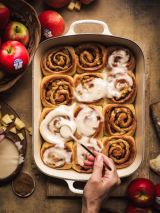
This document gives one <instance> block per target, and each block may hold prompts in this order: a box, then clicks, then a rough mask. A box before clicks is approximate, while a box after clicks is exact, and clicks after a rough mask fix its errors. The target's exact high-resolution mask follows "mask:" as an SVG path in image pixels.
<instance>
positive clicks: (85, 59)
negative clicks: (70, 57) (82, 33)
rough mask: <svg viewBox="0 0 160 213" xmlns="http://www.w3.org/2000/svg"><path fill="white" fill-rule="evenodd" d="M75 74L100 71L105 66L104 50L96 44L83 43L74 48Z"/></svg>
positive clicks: (105, 53)
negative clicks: (75, 58)
mask: <svg viewBox="0 0 160 213" xmlns="http://www.w3.org/2000/svg"><path fill="white" fill-rule="evenodd" d="M76 55H77V72H78V73H84V72H97V71H101V70H102V69H103V68H104V67H105V64H106V55H107V52H106V48H105V47H104V46H103V45H101V44H98V43H83V44H80V45H79V46H78V47H76Z"/></svg>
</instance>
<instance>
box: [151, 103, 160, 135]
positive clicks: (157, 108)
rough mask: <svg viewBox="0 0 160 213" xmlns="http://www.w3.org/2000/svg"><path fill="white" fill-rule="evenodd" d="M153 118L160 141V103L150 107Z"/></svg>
mask: <svg viewBox="0 0 160 213" xmlns="http://www.w3.org/2000/svg"><path fill="white" fill-rule="evenodd" d="M150 111H151V117H152V120H153V125H154V127H155V129H156V132H157V135H158V138H159V139H160V101H159V102H157V103H154V104H151V105H150Z"/></svg>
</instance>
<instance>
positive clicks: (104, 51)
mask: <svg viewBox="0 0 160 213" xmlns="http://www.w3.org/2000/svg"><path fill="white" fill-rule="evenodd" d="M86 45H88V46H89V45H90V46H92V45H94V46H97V47H98V48H100V49H101V51H102V55H103V57H102V64H100V65H97V66H95V67H86V68H85V67H83V66H81V64H80V63H79V55H78V54H77V53H76V56H77V73H83V72H84V73H85V72H100V71H102V69H103V68H104V67H105V65H106V60H107V48H106V47H105V46H104V45H102V44H100V43H96V42H95V43H94V42H93V43H82V44H80V45H78V46H77V47H76V49H78V48H82V47H83V46H84V48H85V47H86ZM75 52H77V50H76V51H75Z"/></svg>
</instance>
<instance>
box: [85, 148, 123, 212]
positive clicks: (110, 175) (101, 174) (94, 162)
mask: <svg viewBox="0 0 160 213" xmlns="http://www.w3.org/2000/svg"><path fill="white" fill-rule="evenodd" d="M94 153H95V155H96V158H94V157H92V156H88V158H87V161H85V162H84V165H85V167H92V166H93V173H92V175H91V177H90V179H89V180H88V182H87V184H86V186H85V188H84V196H83V206H82V213H97V212H99V210H100V207H101V204H102V201H103V200H104V198H105V197H107V196H108V195H109V193H110V191H111V190H113V189H114V187H116V186H117V185H119V184H120V182H121V181H120V178H119V176H118V174H117V170H116V167H115V165H114V163H113V160H112V159H111V158H108V157H107V156H105V155H104V154H101V153H97V152H94ZM109 168H111V170H109Z"/></svg>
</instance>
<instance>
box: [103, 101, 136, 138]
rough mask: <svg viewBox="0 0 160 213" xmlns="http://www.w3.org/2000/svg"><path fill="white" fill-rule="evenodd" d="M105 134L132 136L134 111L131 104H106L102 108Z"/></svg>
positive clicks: (134, 127) (134, 126) (134, 121)
mask: <svg viewBox="0 0 160 213" xmlns="http://www.w3.org/2000/svg"><path fill="white" fill-rule="evenodd" d="M104 119H105V133H106V134H107V135H114V136H115V135H134V133H135V130H136V117H135V109H134V106H133V105H131V104H126V105H120V104H108V105H106V106H105V107H104Z"/></svg>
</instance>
